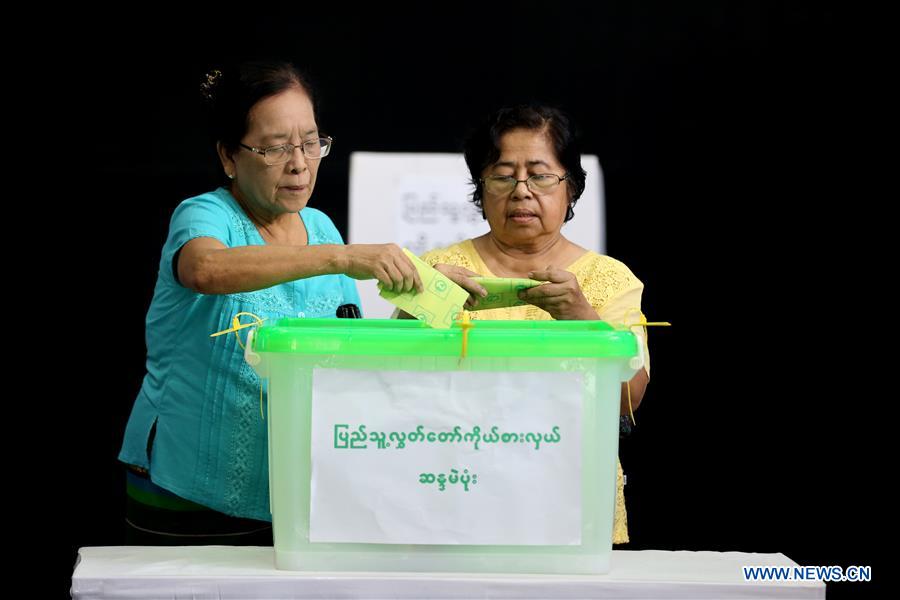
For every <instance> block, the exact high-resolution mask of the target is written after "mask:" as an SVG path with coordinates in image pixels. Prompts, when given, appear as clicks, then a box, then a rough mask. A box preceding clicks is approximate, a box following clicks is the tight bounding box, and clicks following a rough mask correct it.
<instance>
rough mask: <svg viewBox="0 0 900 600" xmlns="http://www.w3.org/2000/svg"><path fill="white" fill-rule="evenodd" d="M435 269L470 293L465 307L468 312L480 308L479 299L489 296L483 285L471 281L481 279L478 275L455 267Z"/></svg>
mask: <svg viewBox="0 0 900 600" xmlns="http://www.w3.org/2000/svg"><path fill="white" fill-rule="evenodd" d="M434 268H435V269H436V270H438V271H440V272H441V273H443V274H444V275H446V276H447V278H448V279H449V280H450V281H452V282H453V283H455V284H456V285H458V286H459V287H461V288H463V289H464V290H466V291H467V292H469V297H468V298H466V303H465V305H464V307H465V309H466V310H472V309H473V308H475V307H476V306H478V299H479V298H484V297H485V296H487V290H486V289H484V287H482V286H481V284H479V283H477V282H475V281H472V279H471V278H472V277H480V275H479V274H478V273H476V272H474V271H470V270H468V269H466V268H464V267H457V266H455V265H444V264H436V265H434Z"/></svg>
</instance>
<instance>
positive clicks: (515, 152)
mask: <svg viewBox="0 0 900 600" xmlns="http://www.w3.org/2000/svg"><path fill="white" fill-rule="evenodd" d="M465 158H466V164H467V165H468V167H469V171H470V173H471V174H472V181H473V183H474V185H475V191H474V193H473V197H472V200H473V201H474V203H475V205H476V206H478V207H479V208H480V209H481V211H482V215H483V216H484V218H485V219H486V220H487V222H488V224H489V225H490V231H489V232H488V233H486V234H484V235H483V236H481V237H477V238H474V239H470V240H465V241H463V242H460V243H458V244H456V245H453V246H450V247H449V248H443V249H439V250H433V251H431V252H428V253H426V254H425V255H424V256H422V259H423V260H424V261H425V262H427V263H428V264H430V265H432V266H434V267H435V268H436V269H438V270H439V271H441V272H443V273H444V274H446V275H447V276H448V277H450V278H451V279H453V280H454V281H456V282H457V283H458V284H460V285H461V286H462V287H464V288H465V289H466V290H467V291H469V292H470V294H471V295H470V297H469V299H468V300H467V303H466V304H467V307H468V308H476V309H477V303H478V298H480V297H484V296H486V295H487V292H486V290H485V289H484V288H483V287H481V286H480V285H479V284H478V283H476V282H475V281H473V280H472V279H470V278H471V277H476V276H482V277H526V278H531V279H536V280H539V281H545V282H546V283H544V284H543V285H540V286H537V287H533V288H530V289H527V290H523V291H521V292H520V293H519V298H520V299H521V300H523V301H524V302H525V303H526V304H524V305H520V306H513V307H509V308H496V309H486V310H483V311H476V312H474V313H472V314H471V317H472V318H473V319H496V320H501V319H508V320H513V319H516V320H546V319H557V320H566V319H582V320H596V319H602V320H604V321H608V322H613V323H615V322H623V320H624V318H625V317H626V313H628V312H630V311H632V312H633V311H636V310H639V309H640V305H641V292H642V291H643V288H644V286H643V284H642V283H641V282H640V281H639V280H638V278H637V277H635V276H634V274H632V272H631V271H630V270H629V269H628V267H626V266H625V265H624V264H622V263H621V262H619V261H617V260H615V259H614V258H610V257H608V256H603V255H600V254H597V253H596V252H592V251H590V250H587V249H585V248H582V247H581V246H579V245H577V244H574V243H572V242H571V241H569V240H567V239H566V238H565V236H564V235H563V234H562V227H563V225H564V224H565V223H566V222H567V221H569V220H570V219H571V218H572V217H573V216H574V212H573V210H572V209H573V207H574V206H575V203H576V202H577V201H578V198H579V197H580V196H581V193H582V192H583V191H584V181H585V176H586V173H585V171H584V169H582V168H581V155H580V152H579V149H578V147H577V145H576V143H575V132H574V130H573V127H572V125H571V123H570V121H569V119H568V118H567V117H566V115H565V114H563V113H562V112H561V111H559V110H557V109H553V108H548V107H544V106H517V107H513V108H504V109H501V110H500V111H498V112H496V113H495V114H493V115H492V116H491V117H490V118H489V119H488V120H487V121H486V122H485V123H484V124H483V125H482V126H481V127H479V128H478V129H476V130H475V131H474V132H473V133H472V135H471V136H470V137H469V139H468V140H467V142H466V147H465ZM644 351H645V356H646V348H644ZM647 364H648V365H649V363H647ZM648 380H649V375H648V371H647V370H644V369H642V370H640V371H639V372H638V373H637V375H635V377H634V378H633V379H632V380H631V381H630V382H629V383H628V384H627V385H628V387H630V398H631V405H632V407H633V408H636V407H637V405H638V404H640V402H641V398H642V397H643V395H644V389H645V388H646V386H647V382H648ZM622 390H623V395H622V402H623V414H628V404H627V403H628V400H627V398H628V395H629V394H628V391H627V390H626V384H623V387H622ZM616 487H617V491H616V513H615V525H614V528H613V542H614V543H617V544H620V543H625V542H627V541H628V528H627V522H626V514H625V498H624V493H623V477H622V470H621V467H619V473H618V482H617V486H616Z"/></svg>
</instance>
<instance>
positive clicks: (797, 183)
mask: <svg viewBox="0 0 900 600" xmlns="http://www.w3.org/2000/svg"><path fill="white" fill-rule="evenodd" d="M262 8H263V7H257V8H252V7H250V6H244V7H236V8H233V9H227V10H225V9H224V8H223V9H222V11H221V12H220V13H218V14H217V15H216V16H212V17H209V18H205V19H201V20H197V19H190V20H188V19H187V18H186V15H179V14H177V13H174V12H173V13H169V14H165V15H162V14H150V15H137V16H125V15H112V22H113V25H110V26H101V25H99V24H97V25H95V26H91V25H82V26H79V27H76V28H71V29H66V32H65V34H66V35H65V36H64V37H63V38H62V43H60V44H59V46H58V48H59V53H58V56H57V59H56V60H57V62H56V66H55V67H54V68H55V70H54V76H53V77H50V78H49V79H50V80H51V86H50V87H51V91H50V92H49V94H50V95H51V97H50V98H46V97H45V98H44V100H45V102H46V105H47V106H49V107H51V108H49V109H48V110H46V111H45V117H46V119H45V120H46V121H52V120H53V119H55V118H57V117H56V114H57V112H54V111H59V109H58V106H65V109H63V111H65V112H67V113H68V115H67V116H66V117H64V120H66V121H68V125H69V126H74V132H73V133H72V137H73V138H74V139H69V140H65V141H61V142H62V143H61V144H60V145H61V146H62V145H63V144H65V145H67V146H68V148H66V149H65V150H63V149H62V148H60V152H61V153H63V155H64V156H65V157H66V158H65V159H66V162H67V164H66V165H65V167H64V168H63V165H56V169H55V171H56V172H57V173H59V174H62V173H65V175H64V177H63V175H60V177H62V178H63V181H59V180H57V181H53V179H54V178H53V176H52V175H48V176H47V180H46V182H47V183H50V182H53V183H54V184H56V185H66V186H69V189H70V190H71V192H70V193H69V194H68V195H67V196H66V200H65V204H57V205H54V206H51V207H46V206H45V207H44V209H48V208H49V210H50V211H51V212H52V213H53V214H54V215H55V217H54V219H53V221H54V223H53V227H55V228H58V233H57V232H56V229H54V235H55V237H56V239H57V240H58V239H60V238H62V252H61V253H62V254H63V256H62V257H61V258H60V260H62V261H63V264H64V265H67V266H65V267H64V268H56V269H54V277H55V279H54V286H57V287H54V289H55V290H56V293H58V292H59V290H67V291H65V292H64V295H63V297H64V298H66V300H65V302H66V304H65V305H59V304H55V306H54V314H56V315H59V316H60V317H63V316H64V315H66V317H65V318H66V319H72V318H75V316H76V315H77V316H78V318H79V319H83V320H84V325H83V326H82V327H81V328H80V330H79V331H78V332H77V333H74V332H73V333H72V334H71V335H70V336H69V337H68V338H67V340H68V342H67V343H66V344H60V345H59V346H58V347H57V349H56V356H57V357H58V360H59V362H61V363H62V367H61V371H60V372H59V373H58V376H56V375H53V376H48V375H46V374H45V375H44V377H45V378H46V379H48V380H52V381H49V383H50V385H56V384H58V385H59V386H60V389H64V390H65V391H62V392H60V395H59V397H60V398H62V401H61V402H59V407H58V409H56V410H54V411H53V412H54V414H55V415H57V418H56V419H54V422H55V423H57V424H58V427H57V428H55V429H54V431H53V434H52V435H54V436H55V437H54V439H55V440H58V441H59V442H60V443H61V444H62V445H61V446H60V448H62V449H63V450H62V451H61V452H60V455H61V456H60V457H59V458H61V462H62V464H63V465H65V466H64V467H63V468H62V469H61V470H60V471H61V476H56V475H54V477H53V478H52V479H53V482H54V490H55V492H54V493H55V494H59V495H57V496H56V497H57V498H59V499H60V500H61V501H60V505H61V506H62V508H63V511H62V512H63V514H61V515H54V519H53V523H52V524H50V527H49V529H50V533H49V534H48V535H51V536H53V537H52V539H54V540H56V539H58V540H59V544H58V545H56V544H55V545H54V547H58V550H59V551H58V552H56V553H54V555H53V558H52V564H53V566H54V572H58V573H59V578H58V579H56V580H53V585H55V586H57V589H58V590H59V592H60V595H63V594H64V592H65V590H66V589H67V587H68V585H69V579H68V578H69V577H70V576H71V567H72V564H73V562H74V558H75V555H76V550H77V548H78V547H81V546H90V545H117V544H121V543H122V541H123V538H122V536H123V526H122V525H123V524H122V520H123V516H124V506H123V504H124V474H123V472H122V469H121V468H120V466H119V465H118V463H117V462H116V459H115V457H116V455H117V453H118V450H119V447H120V444H121V438H122V433H123V429H124V425H125V422H126V419H127V417H128V414H129V412H130V409H131V404H132V402H133V399H134V397H135V395H136V393H137V390H138V388H139V385H140V382H141V378H142V376H143V368H144V365H143V360H144V352H145V347H144V344H143V333H144V324H143V319H144V316H145V314H146V310H147V308H148V306H149V302H150V298H151V294H152V289H153V285H154V282H155V278H156V270H157V265H158V260H159V251H160V248H161V246H162V243H163V241H164V239H165V235H166V229H167V225H168V219H169V217H170V216H171V212H172V210H173V208H174V207H175V206H176V205H177V204H178V202H180V201H181V200H182V199H184V198H186V197H189V196H192V195H195V194H198V193H202V192H204V191H207V190H209V189H211V188H212V187H213V186H214V185H215V184H216V183H217V182H218V181H219V179H218V177H219V170H218V169H217V167H216V164H215V160H214V154H213V152H212V148H211V146H210V145H209V144H208V141H207V138H206V134H205V132H204V130H203V127H202V121H201V118H200V105H199V93H198V90H199V83H200V81H201V79H202V76H203V74H204V73H205V72H206V71H207V70H208V69H209V68H211V67H214V66H216V65H219V64H222V63H223V62H225V61H227V60H230V59H235V58H244V57H255V56H260V55H269V56H281V57H286V58H289V59H291V60H294V61H295V62H296V63H297V64H298V66H300V67H301V68H302V69H304V70H305V71H306V72H307V73H308V74H309V75H310V78H311V79H312V82H313V84H314V86H315V87H316V89H317V92H318V101H319V105H320V106H319V114H318V116H319V125H320V128H321V130H322V131H325V132H328V133H329V134H331V135H333V136H334V137H335V139H336V140H337V141H336V143H335V146H334V151H333V153H332V155H331V156H329V157H328V159H327V161H326V162H324V163H323V165H322V168H321V170H320V175H319V181H318V184H317V187H316V191H315V194H314V195H313V199H312V201H311V206H315V207H317V208H320V209H322V210H324V211H325V212H326V213H328V214H329V215H330V216H331V217H332V219H333V220H334V221H335V223H336V224H337V226H338V228H339V229H340V230H341V231H342V233H344V234H345V236H346V215H347V207H346V198H347V193H348V164H349V154H350V152H352V151H424V152H429V151H434V152H454V151H459V149H460V145H461V141H462V139H463V136H464V133H465V130H466V128H467V127H468V126H469V125H471V124H472V123H473V122H474V121H475V120H476V119H478V118H480V117H482V116H483V115H484V114H486V113H487V112H489V111H491V110H494V109H495V108H497V107H499V106H501V105H503V104H508V103H512V102H520V101H530V100H537V101H542V102H547V103H552V104H557V105H560V106H562V107H563V108H565V109H567V110H568V111H569V112H570V113H571V114H572V115H573V116H574V117H575V119H576V121H577V123H578V124H579V125H580V128H581V130H582V133H583V150H584V151H585V152H586V153H593V154H597V155H599V157H600V162H601V165H602V167H603V169H604V175H605V180H606V181H605V182H606V201H607V205H606V223H607V253H608V254H610V255H611V256H614V257H616V258H618V259H620V260H622V261H624V262H625V263H626V264H627V265H629V267H631V269H632V270H633V271H634V272H635V273H636V274H637V275H638V277H640V278H641V279H642V280H643V281H644V283H645V285H646V292H645V299H644V302H645V308H644V312H645V313H646V314H647V315H648V316H649V317H650V318H651V320H669V321H671V322H672V323H673V324H674V327H672V328H670V329H666V330H654V331H652V332H651V333H652V337H651V348H652V353H653V380H652V382H651V384H650V386H649V388H648V392H647V395H646V397H645V400H644V404H643V405H642V407H641V408H640V410H639V411H638V414H637V420H638V426H637V429H636V431H635V433H634V435H633V436H632V437H631V438H630V439H628V440H627V441H625V442H624V444H623V446H622V448H621V458H622V462H623V466H624V468H625V470H626V472H627V473H628V486H627V488H626V494H627V502H628V511H629V528H630V533H631V539H632V543H631V545H630V548H633V549H691V550H722V551H724V550H738V551H745V552H783V553H785V554H786V555H788V556H789V557H790V558H792V559H793V560H795V561H797V562H798V563H799V564H802V565H841V566H844V567H846V566H849V565H875V563H876V561H877V560H879V556H878V555H877V553H876V550H875V548H874V542H875V539H876V536H878V537H882V536H883V533H882V532H884V531H885V523H882V522H880V521H879V520H878V519H877V518H876V515H875V510H876V504H877V502H876V499H877V498H881V497H882V495H883V494H884V493H885V492H883V491H882V487H883V486H882V485H881V483H880V482H879V481H878V477H879V476H880V473H881V472H882V470H883V467H884V465H885V464H886V461H887V457H886V456H885V450H884V448H883V447H884V445H885V444H884V441H883V440H884V438H882V437H881V436H880V435H879V434H878V433H877V431H878V430H879V427H880V426H881V424H883V422H884V418H883V416H879V412H878V409H877V407H878V406H880V404H881V403H882V402H884V401H887V400H888V397H887V396H888V394H885V393H884V392H883V391H882V383H881V382H882V380H883V379H884V375H885V368H884V367H885V361H884V360H883V359H884V358H885V357H886V356H885V355H882V354H880V353H879V352H877V351H876V349H875V345H874V342H873V341H872V339H871V336H872V335H873V334H874V333H876V332H877V331H879V330H880V329H881V328H882V325H881V324H880V323H879V319H880V318H881V317H886V316H887V315H888V314H889V310H888V309H887V308H885V307H881V306H880V305H879V301H878V298H879V295H880V294H879V287H880V286H882V285H884V284H883V282H882V278H881V276H879V275H877V272H876V270H875V267H874V261H875V259H876V258H877V254H878V253H879V252H880V251H879V250H876V247H875V244H873V242H876V243H877V241H878V240H879V239H880V238H881V236H882V235H883V234H882V233H880V232H879V233H876V231H878V227H879V226H878V225H877V222H878V221H879V218H878V217H877V216H875V214H874V206H875V204H876V202H875V196H876V195H877V194H878V192H876V191H874V190H873V188H872V185H873V184H872V183H871V178H870V177H869V172H870V170H871V169H872V164H871V163H870V162H869V161H868V159H867V158H865V156H864V151H865V149H866V148H868V147H869V146H871V144H870V143H869V142H867V141H863V140H864V139H871V136H874V137H878V135H879V134H878V132H877V129H875V128H873V126H874V125H877V123H876V121H877V119H876V118H875V117H873V114H872V106H871V104H870V100H869V98H870V95H871V94H872V91H871V86H870V84H871V81H872V79H873V78H878V77H879V73H878V71H877V69H876V68H875V66H874V58H875V57H874V55H873V54H871V53H870V51H869V50H867V49H866V47H865V46H862V45H860V44H859V43H858V40H860V39H863V38H865V37H866V36H865V35H864V34H865V32H864V31H860V30H859V29H858V26H857V25H856V23H857V22H858V21H859V19H858V17H859V16H860V15H858V14H854V13H851V12H850V11H849V10H848V7H842V6H841V5H823V4H820V3H809V4H796V3H794V4H786V3H772V4H760V3H734V2H722V3H715V2H689V3H684V2H682V3H662V2H661V3H646V2H627V1H621V2H604V3H597V4H596V5H593V6H578V5H568V4H563V3H545V4H540V3H517V4H515V5H512V4H509V5H497V6H496V7H490V8H488V7H486V6H485V5H446V6H444V7H436V6H429V7H427V8H426V7H423V6H419V7H416V6H409V7H407V8H403V9H399V8H385V9H384V10H375V9H371V8H370V9H365V8H362V9H357V8H352V9H351V7H350V6H349V5H346V6H340V5H333V6H330V7H325V6H319V5H316V6H304V5H277V6H276V5H269V6H268V10H262ZM256 13H259V14H260V15H271V16H259V17H257V16H252V15H255V14H256ZM108 18H110V15H106V16H104V21H106V20H107V19H108ZM867 18H868V19H869V20H870V21H871V20H875V19H876V17H875V16H872V15H870V16H867ZM851 39H852V40H854V41H851ZM57 74H58V77H56V75H57ZM54 94H55V95H54ZM54 106H56V107H57V108H53V107H54ZM50 125H51V126H52V123H51V124H50ZM70 169H71V170H70ZM372 209H373V210H378V207H377V206H373V207H372ZM575 218H576V219H577V218H578V214H577V209H576V217H575ZM384 241H386V242H387V241H392V240H384ZM41 295H42V293H41V292H36V296H37V297H38V298H40V296H41ZM889 371H890V369H889V368H888V369H887V373H889ZM873 407H876V408H875V411H874V412H873ZM894 471H895V470H894ZM54 473H56V471H54ZM876 532H877V533H876ZM879 534H881V535H879ZM875 566H876V568H875V569H874V577H875V579H876V583H871V584H838V585H829V598H832V597H860V596H861V595H864V594H867V593H872V592H874V591H875V589H876V585H877V580H878V579H879V578H884V576H885V575H886V573H885V571H883V570H880V569H879V568H878V565H875Z"/></svg>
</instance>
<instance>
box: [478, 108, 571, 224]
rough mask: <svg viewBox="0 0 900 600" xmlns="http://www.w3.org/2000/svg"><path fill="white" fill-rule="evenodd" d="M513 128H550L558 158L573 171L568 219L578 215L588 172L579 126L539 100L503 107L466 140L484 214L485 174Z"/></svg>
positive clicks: (549, 133)
mask: <svg viewBox="0 0 900 600" xmlns="http://www.w3.org/2000/svg"><path fill="white" fill-rule="evenodd" d="M513 129H530V130H546V132H547V137H548V138H549V139H550V142H551V143H552V144H553V149H554V151H555V152H556V158H557V159H558V160H559V162H560V163H561V164H562V166H563V168H564V169H565V170H566V172H567V173H568V174H569V177H568V178H567V179H566V182H567V183H568V185H569V192H570V195H569V206H568V207H567V208H566V219H565V220H566V221H569V220H570V219H571V218H572V217H574V216H575V213H574V212H573V211H572V207H573V206H575V203H576V202H577V201H578V199H579V198H580V197H581V194H582V193H583V192H584V180H585V177H587V172H586V171H585V170H584V169H583V168H581V151H580V150H579V148H578V143H577V139H576V131H575V126H574V124H573V123H572V121H571V119H569V117H568V116H567V115H566V114H565V113H564V112H563V111H561V110H559V109H557V108H552V107H549V106H542V105H539V104H523V105H519V106H512V107H507V108H501V109H500V110H498V111H497V112H495V113H494V114H492V115H491V116H490V117H488V118H487V120H485V121H484V122H483V123H482V124H481V125H479V126H478V127H476V128H475V129H474V130H473V131H472V133H471V134H469V136H468V138H467V139H466V143H465V156H466V165H468V167H469V174H470V175H471V176H472V181H471V183H472V184H473V185H474V186H475V191H473V192H472V202H474V203H475V206H477V207H478V208H480V209H481V214H482V216H484V207H483V200H484V189H483V188H482V185H481V174H482V173H483V172H484V170H485V169H486V168H487V167H488V166H490V165H492V164H494V163H495V162H497V159H498V158H500V138H501V137H503V134H505V133H506V132H508V131H511V130H513Z"/></svg>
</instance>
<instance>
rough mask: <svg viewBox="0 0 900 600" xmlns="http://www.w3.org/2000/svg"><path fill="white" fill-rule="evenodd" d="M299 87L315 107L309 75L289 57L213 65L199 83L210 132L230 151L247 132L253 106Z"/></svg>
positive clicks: (234, 148) (235, 147)
mask: <svg viewBox="0 0 900 600" xmlns="http://www.w3.org/2000/svg"><path fill="white" fill-rule="evenodd" d="M294 87H297V88H300V89H302V90H303V91H304V92H306V94H307V95H308V96H309V99H310V101H311V102H312V103H313V107H314V108H313V110H315V96H314V94H313V90H312V87H311V86H310V85H309V82H308V81H307V79H306V77H304V76H303V74H302V73H300V71H299V70H297V67H295V66H294V65H293V64H291V63H289V62H286V61H272V60H267V61H248V62H242V63H238V64H236V65H233V66H231V67H226V68H224V69H221V70H220V69H213V70H211V71H210V72H209V73H207V74H206V78H205V80H204V81H203V83H202V84H201V85H200V93H201V96H202V98H203V100H204V101H205V103H206V105H207V108H208V117H209V133H210V136H211V137H212V139H213V140H214V141H216V142H221V143H222V145H223V146H224V147H225V149H226V150H227V151H229V152H235V151H236V150H237V148H238V145H239V144H240V141H241V139H243V137H244V135H245V134H246V133H247V126H248V125H249V123H248V119H249V115H250V109H251V108H253V106H254V105H255V104H256V103H257V102H259V101H260V100H263V99H265V98H268V97H269V96H274V95H276V94H280V93H281V92H283V91H285V90H288V89H290V88H294Z"/></svg>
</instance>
